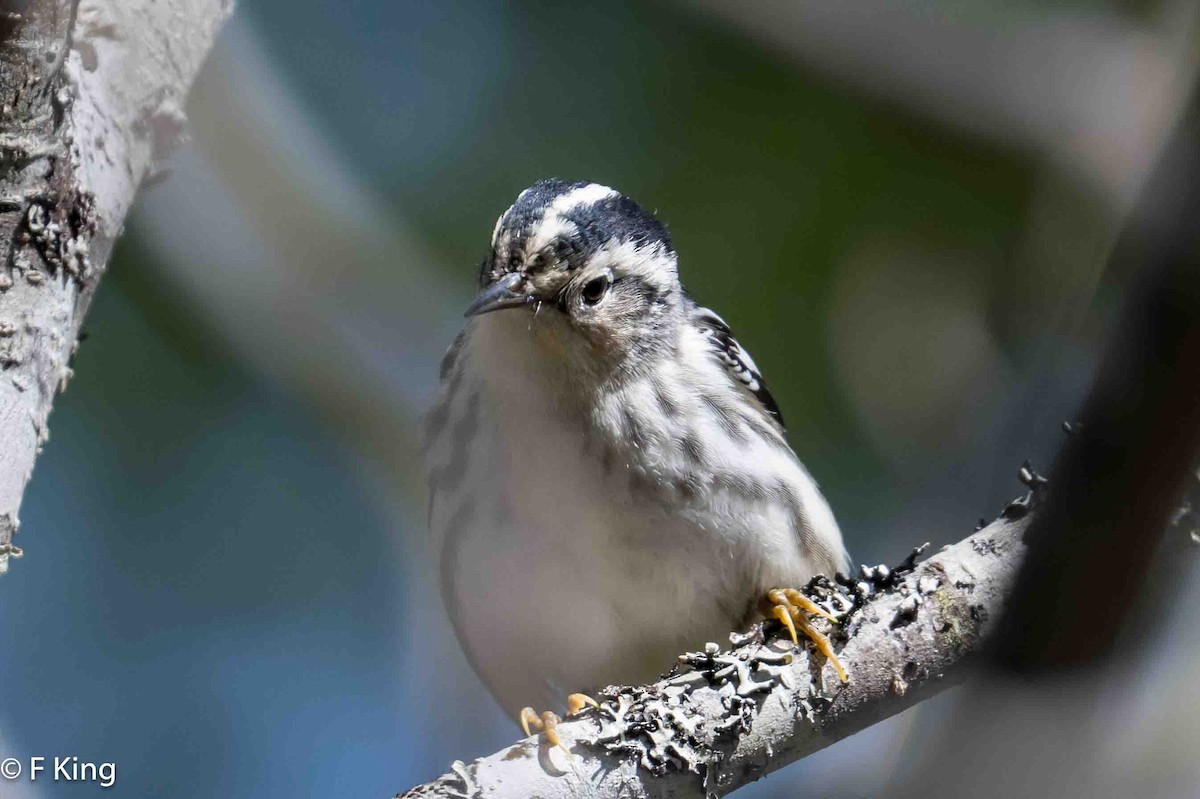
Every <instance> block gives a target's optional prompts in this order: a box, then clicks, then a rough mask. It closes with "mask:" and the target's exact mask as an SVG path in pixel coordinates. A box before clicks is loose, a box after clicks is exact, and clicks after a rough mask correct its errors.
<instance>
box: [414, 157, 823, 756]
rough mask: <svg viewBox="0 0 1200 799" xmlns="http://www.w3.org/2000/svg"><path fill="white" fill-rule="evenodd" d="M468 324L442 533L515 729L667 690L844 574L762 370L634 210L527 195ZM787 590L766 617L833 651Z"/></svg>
mask: <svg viewBox="0 0 1200 799" xmlns="http://www.w3.org/2000/svg"><path fill="white" fill-rule="evenodd" d="M466 315H467V316H468V317H469V321H468V322H467V325H466V327H465V329H464V330H463V331H462V333H461V334H460V335H459V336H458V338H457V339H456V340H455V342H454V344H453V346H452V347H451V348H450V351H449V352H448V353H447V355H446V358H445V360H444V362H443V364H442V385H441V390H440V395H439V398H438V401H437V404H436V406H435V408H434V410H433V411H432V413H431V414H430V416H429V419H428V422H427V427H426V441H425V462H426V468H427V471H428V475H429V485H430V510H429V519H430V527H431V533H432V536H433V539H434V546H435V551H436V552H437V553H439V557H440V564H439V569H440V581H441V589H442V592H443V597H444V599H445V602H446V607H447V609H448V610H449V613H450V618H451V619H452V621H453V624H454V628H455V630H456V631H457V633H458V637H459V640H460V641H461V643H462V646H463V649H464V650H465V651H466V654H467V657H468V659H469V660H470V662H471V664H472V665H473V666H474V668H475V670H476V671H477V672H478V674H479V676H480V677H481V678H482V679H483V681H484V682H485V683H486V684H487V686H488V687H489V688H490V689H491V691H492V693H493V694H494V695H495V696H496V698H497V699H498V700H499V701H500V704H501V705H502V706H503V707H504V709H505V710H506V711H507V712H509V713H511V714H513V715H514V716H518V715H519V716H520V717H521V718H522V721H523V722H526V721H529V720H533V721H534V723H535V726H540V725H538V720H537V719H536V717H532V716H531V714H530V711H529V710H528V709H527V708H526V709H525V710H521V709H520V708H522V706H523V705H527V704H536V705H538V706H540V707H546V706H549V705H551V704H552V703H554V702H555V700H556V698H558V697H561V696H562V695H563V694H564V693H565V692H566V691H587V690H595V689H599V688H602V687H604V686H606V685H608V684H610V683H632V682H644V681H648V680H650V679H653V678H654V677H656V676H657V675H659V674H660V673H662V672H663V671H665V670H666V669H667V668H669V667H670V665H671V664H672V662H673V661H674V658H675V656H677V655H678V654H679V653H681V652H684V651H686V650H688V649H695V648H697V647H699V646H702V645H703V644H704V643H705V642H707V641H714V640H720V638H721V637H722V636H724V635H726V634H727V633H728V632H729V631H730V630H733V629H735V628H737V627H738V626H739V625H743V624H745V623H747V622H749V621H750V620H751V619H752V618H753V617H754V615H755V614H756V613H757V612H758V611H759V609H760V607H762V605H761V604H760V601H761V599H762V597H763V596H764V595H766V594H767V592H768V591H770V590H771V589H774V588H776V587H777V586H800V585H803V584H804V583H806V582H807V581H808V580H809V579H810V578H811V577H812V576H813V575H814V574H817V573H823V574H826V575H833V573H834V572H836V571H837V570H839V569H843V568H844V567H845V565H846V554H845V550H844V548H843V545H842V537H841V533H840V532H839V530H838V526H837V523H836V521H835V520H834V517H833V514H832V512H831V511H830V509H829V506H828V504H827V503H826V501H825V499H824V498H823V497H822V496H821V493H820V491H819V490H818V488H817V485H816V483H815V482H814V481H813V479H812V478H811V477H810V476H809V474H808V472H807V471H806V470H805V468H804V466H803V465H801V463H800V461H799V460H798V459H797V457H796V455H795V454H794V453H793V452H792V450H791V448H790V447H789V446H788V443H787V441H786V439H785V437H784V428H783V418H782V416H781V415H780V412H779V408H778V406H777V405H776V404H775V401H774V399H773V398H772V397H771V395H770V393H769V392H768V391H767V387H766V384H765V383H764V382H763V379H762V376H761V375H760V374H759V372H758V369H757V367H755V365H754V361H753V360H751V358H750V356H749V354H747V352H746V351H745V350H744V349H743V348H742V347H741V346H740V345H739V344H738V342H737V340H736V339H734V337H733V334H732V333H731V332H730V330H729V327H728V326H727V325H726V324H725V322H724V321H722V320H721V318H720V317H719V316H717V315H716V314H715V313H713V312H712V311H710V310H708V309H706V308H701V307H699V306H698V305H697V304H696V303H695V302H693V301H692V300H691V299H690V298H689V297H688V296H687V294H686V293H685V292H684V290H683V288H682V286H681V285H680V282H679V276H678V272H677V259H676V254H675V250H674V249H673V248H672V246H671V242H670V239H669V238H668V236H667V231H666V229H665V228H664V227H663V225H662V224H661V223H660V222H659V221H658V220H657V219H656V218H655V217H654V216H653V215H651V214H649V213H647V212H646V211H645V210H643V209H642V208H641V207H640V206H638V205H637V204H636V203H634V202H633V201H632V200H630V199H628V198H626V197H624V196H622V195H621V194H619V193H617V192H616V191H614V190H612V189H610V188H608V187H606V186H601V185H598V184H595V183H586V182H567V181H563V180H546V181H542V182H540V183H537V184H535V185H534V186H531V187H530V188H528V189H526V190H525V191H523V192H522V193H521V194H520V196H519V197H518V198H517V201H516V202H515V203H514V204H513V206H512V207H511V208H509V209H508V210H507V211H505V212H504V214H502V215H501V216H500V218H499V219H498V220H497V222H496V227H495V231H494V232H493V234H492V243H491V248H490V250H489V252H488V254H487V257H486V258H485V259H484V262H483V265H482V268H481V273H480V285H479V293H478V296H477V297H476V299H475V301H474V302H473V303H472V304H471V306H470V307H469V308H468V309H467V314H466ZM786 593H787V596H786V597H785V596H784V592H781V591H775V592H772V593H771V599H770V600H769V601H768V603H767V605H766V607H768V608H769V609H771V610H772V611H773V612H774V614H775V615H776V616H777V617H778V618H780V619H781V620H782V621H784V623H785V624H787V625H788V627H789V628H792V623H793V622H795V623H796V626H800V627H801V628H802V629H804V630H805V632H809V633H810V634H811V635H813V636H814V640H817V641H818V643H819V644H822V642H824V639H823V638H821V637H820V635H819V634H818V633H816V631H815V630H812V628H811V627H810V626H809V625H808V624H807V622H806V621H805V619H804V617H802V616H801V615H800V614H799V612H798V610H797V608H796V607H795V606H794V605H793V603H794V604H799V605H803V600H802V598H801V597H799V595H798V594H796V592H793V591H787V592H786ZM789 600H790V601H789ZM806 609H807V610H809V611H810V612H819V611H814V610H813V607H806ZM793 637H795V632H794V629H793ZM818 639H819V640H818ZM822 649H823V651H825V652H826V654H832V652H831V650H830V649H829V647H828V644H827V642H824V643H823V645H822ZM831 660H832V666H833V667H834V668H836V669H837V672H838V674H839V675H840V676H842V678H843V679H845V675H844V672H843V671H842V669H841V666H840V664H838V663H837V661H836V659H831ZM576 698H577V699H578V697H576ZM575 704H576V705H577V704H578V702H577V701H576V702H575ZM545 716H546V717H547V718H550V715H549V714H545ZM549 726H551V727H552V726H553V725H552V724H551V725H549ZM550 733H551V735H553V731H552V730H550Z"/></svg>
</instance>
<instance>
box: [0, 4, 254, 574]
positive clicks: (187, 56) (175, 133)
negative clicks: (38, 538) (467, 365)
mask: <svg viewBox="0 0 1200 799" xmlns="http://www.w3.org/2000/svg"><path fill="white" fill-rule="evenodd" d="M231 8H232V2H231V0H157V2H156V1H155V0H122V2H119V3H112V2H103V0H83V1H82V2H80V0H68V1H67V2H58V1H57V0H24V2H12V3H6V4H5V10H4V11H3V12H0V15H2V18H0V573H3V572H5V571H6V570H7V569H8V561H9V558H10V557H12V556H19V555H20V554H21V550H20V548H18V547H16V546H14V544H13V534H14V533H15V532H16V530H17V527H18V525H19V522H18V517H17V512H18V510H19V508H20V504H21V497H22V495H23V494H24V491H25V485H26V483H27V482H28V481H29V476H30V473H31V472H32V470H33V464H34V460H35V458H36V457H37V454H38V453H39V452H40V451H41V448H42V445H43V444H45V442H46V440H47V438H48V436H49V433H48V431H47V427H46V420H47V417H48V416H49V414H50V408H51V405H52V403H53V400H54V396H55V394H56V393H57V392H59V391H62V390H64V389H65V388H66V385H67V381H68V379H69V378H70V376H71V367H70V362H71V358H72V356H73V354H74V351H75V346H76V340H77V336H78V334H79V328H80V325H81V323H82V321H83V317H84V314H85V313H86V311H87V307H88V305H89V303H90V301H91V297H92V293H93V292H94V291H95V289H96V285H97V283H98V282H99V279H100V276H101V274H102V273H103V272H104V268H105V266H106V264H107V262H108V257H109V254H110V252H111V251H112V245H113V242H114V241H115V240H116V238H117V235H118V234H119V233H120V231H121V227H122V224H123V223H124V219H125V213H126V211H128V209H129V206H130V204H131V203H132V202H133V198H134V194H135V193H136V191H137V188H138V186H139V185H140V184H141V182H142V180H143V179H144V178H145V177H146V176H147V175H148V174H149V173H150V172H151V171H152V170H153V169H154V168H155V167H156V165H157V164H158V162H159V161H160V160H161V159H162V158H163V157H164V156H165V155H166V154H167V153H168V152H169V151H170V149H171V147H172V146H173V145H174V143H175V142H176V141H177V140H178V138H179V136H180V134H181V132H182V130H183V124H184V116H183V111H182V107H183V100H184V97H185V95H186V93H187V90H188V87H189V86H190V85H191V81H192V78H193V77H194V76H195V74H196V71H197V70H198V69H199V67H200V64H201V62H202V60H203V58H204V56H205V55H206V54H207V52H208V49H209V46H210V45H211V44H212V40H213V37H214V36H215V35H216V31H217V29H218V27H219V26H220V23H221V22H222V20H224V18H225V17H226V15H227V14H228V13H229V11H230V10H231Z"/></svg>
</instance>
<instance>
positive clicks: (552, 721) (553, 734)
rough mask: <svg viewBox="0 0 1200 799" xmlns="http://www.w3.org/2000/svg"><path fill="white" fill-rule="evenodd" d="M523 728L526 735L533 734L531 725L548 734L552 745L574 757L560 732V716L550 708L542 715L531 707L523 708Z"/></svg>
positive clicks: (547, 736)
mask: <svg viewBox="0 0 1200 799" xmlns="http://www.w3.org/2000/svg"><path fill="white" fill-rule="evenodd" d="M520 719H521V729H523V730H524V731H525V734H526V735H533V732H532V731H531V729H530V728H531V727H532V728H533V729H534V730H537V731H538V732H540V733H541V734H542V735H545V736H546V740H547V741H548V742H549V743H550V745H551V746H557V747H558V748H559V749H561V750H563V751H564V752H566V753H567V757H572V755H571V750H570V749H568V748H567V745H566V744H565V743H563V739H562V736H560V735H559V734H558V730H557V729H556V728H557V727H558V722H559V718H558V716H556V715H555V714H554V713H552V712H550V711H549V710H547V711H545V712H543V713H542V714H541V715H540V716H539V715H538V714H537V713H536V712H535V711H534V709H533V708H531V707H523V708H521V716H520Z"/></svg>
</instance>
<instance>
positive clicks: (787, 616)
mask: <svg viewBox="0 0 1200 799" xmlns="http://www.w3.org/2000/svg"><path fill="white" fill-rule="evenodd" d="M766 602H767V604H768V605H769V606H770V608H769V610H768V613H769V615H770V616H771V617H772V618H775V619H778V620H779V621H780V622H781V623H782V624H783V626H784V627H786V628H787V631H788V634H789V635H791V636H792V643H793V644H795V645H796V646H800V640H799V638H798V637H797V635H796V627H797V626H799V627H800V629H801V630H802V631H803V632H804V634H805V635H806V636H808V638H809V639H810V640H811V641H812V642H813V644H814V645H815V646H816V648H817V651H818V652H820V653H821V654H822V655H824V656H825V657H827V658H829V661H830V662H831V663H832V664H833V668H834V669H835V670H836V671H837V675H838V678H839V679H840V680H841V681H842V682H844V683H845V682H850V677H849V676H848V675H847V674H846V670H845V669H844V668H843V667H842V664H841V661H839V660H838V659H837V655H836V654H834V652H833V645H832V644H830V643H829V639H828V638H826V637H825V636H824V635H822V634H821V632H820V631H819V630H818V629H817V628H816V627H813V626H812V624H810V623H809V621H808V619H806V618H805V617H804V616H803V615H802V614H801V609H803V610H805V611H807V612H809V613H812V614H813V615H816V616H821V617H822V618H825V619H828V620H829V621H830V622H832V623H834V624H837V619H835V618H834V617H833V616H831V615H829V613H828V612H827V611H826V610H824V609H823V608H822V607H820V606H819V605H818V604H817V603H816V602H813V601H812V600H811V599H809V598H808V597H806V596H805V595H804V594H802V593H800V592H799V591H797V590H796V589H794V588H773V589H771V590H770V591H768V592H767V598H766Z"/></svg>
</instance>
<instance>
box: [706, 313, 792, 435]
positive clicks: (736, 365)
mask: <svg viewBox="0 0 1200 799" xmlns="http://www.w3.org/2000/svg"><path fill="white" fill-rule="evenodd" d="M692 318H693V320H694V321H695V323H696V326H697V327H698V328H699V329H700V332H701V333H703V334H704V336H705V338H707V339H708V341H709V344H710V346H711V347H712V352H713V355H714V356H716V358H717V360H718V361H720V363H721V365H722V366H724V367H725V369H726V371H728V372H729V374H730V376H732V377H733V379H734V380H736V381H737V382H738V383H740V384H742V385H743V386H745V387H746V390H747V391H749V392H750V393H751V394H753V395H754V398H755V399H757V400H758V402H759V404H760V405H761V406H762V409H763V411H764V412H765V413H766V414H767V415H768V416H769V417H771V418H772V419H774V420H775V421H776V422H777V423H778V424H779V427H780V429H784V423H783V414H782V413H780V411H779V405H778V404H776V402H775V398H774V397H772V396H771V392H770V391H768V390H767V383H766V381H765V380H763V376H762V373H760V372H759V371H758V367H757V366H755V365H754V359H753V358H751V357H750V353H748V352H746V350H745V348H744V347H742V345H741V344H739V343H738V340H737V339H736V338H734V337H733V331H732V330H730V329H729V325H727V324H726V323H725V320H724V319H722V318H721V317H720V316H718V315H717V314H716V313H714V312H713V311H711V310H709V309H708V308H701V307H699V306H697V308H696V311H695V314H694V315H693V317H692Z"/></svg>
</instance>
